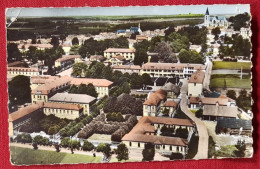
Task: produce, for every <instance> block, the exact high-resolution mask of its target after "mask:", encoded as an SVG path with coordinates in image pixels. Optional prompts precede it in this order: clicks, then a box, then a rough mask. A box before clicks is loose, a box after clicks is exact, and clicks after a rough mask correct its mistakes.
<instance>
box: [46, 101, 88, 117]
mask: <svg viewBox="0 0 260 169" xmlns="http://www.w3.org/2000/svg"><path fill="white" fill-rule="evenodd" d="M43 113H44V114H45V115H51V114H53V115H55V116H56V117H59V118H66V119H70V120H74V119H76V118H78V117H80V116H82V115H83V107H81V106H80V105H77V104H68V103H66V104H62V103H52V102H47V103H43Z"/></svg>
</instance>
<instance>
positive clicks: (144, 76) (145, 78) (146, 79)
mask: <svg viewBox="0 0 260 169" xmlns="http://www.w3.org/2000/svg"><path fill="white" fill-rule="evenodd" d="M142 80H143V84H144V87H145V88H146V86H147V85H152V79H151V77H150V75H149V74H147V73H144V74H142Z"/></svg>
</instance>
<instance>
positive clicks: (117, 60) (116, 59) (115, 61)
mask: <svg viewBox="0 0 260 169" xmlns="http://www.w3.org/2000/svg"><path fill="white" fill-rule="evenodd" d="M125 62H126V59H125V58H124V57H123V56H121V55H120V54H117V55H114V56H112V57H111V58H110V59H108V60H106V61H105V62H104V63H105V64H106V65H112V66H113V65H123V64H124V63H125Z"/></svg>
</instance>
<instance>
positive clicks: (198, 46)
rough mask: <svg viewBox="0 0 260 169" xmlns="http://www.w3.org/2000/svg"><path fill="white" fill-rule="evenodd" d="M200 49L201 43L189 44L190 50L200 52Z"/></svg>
mask: <svg viewBox="0 0 260 169" xmlns="http://www.w3.org/2000/svg"><path fill="white" fill-rule="evenodd" d="M201 49H202V47H201V45H190V50H192V51H196V52H198V53H200V52H201Z"/></svg>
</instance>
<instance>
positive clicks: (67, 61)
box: [54, 55, 82, 68]
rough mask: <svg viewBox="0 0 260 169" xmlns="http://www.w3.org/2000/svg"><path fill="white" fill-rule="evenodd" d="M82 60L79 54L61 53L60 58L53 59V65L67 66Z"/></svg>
mask: <svg viewBox="0 0 260 169" xmlns="http://www.w3.org/2000/svg"><path fill="white" fill-rule="evenodd" d="M79 62H82V60H81V56H80V55H62V57H61V58H59V59H57V60H55V65H54V66H55V67H61V68H63V67H67V66H71V65H73V64H74V63H79Z"/></svg>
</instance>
